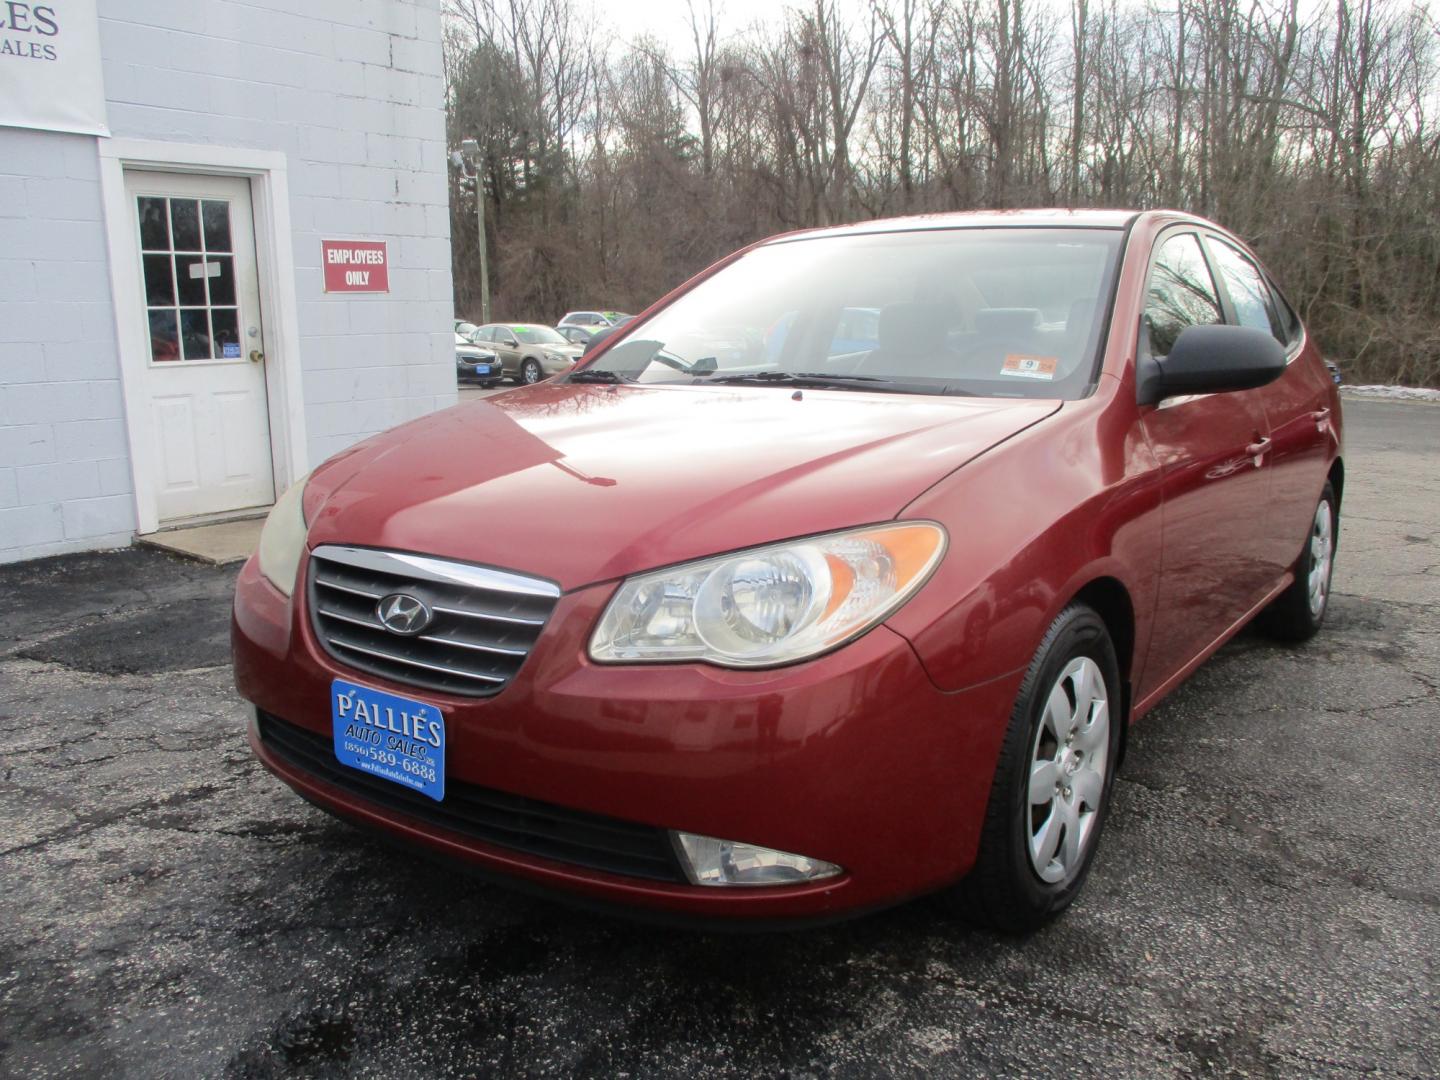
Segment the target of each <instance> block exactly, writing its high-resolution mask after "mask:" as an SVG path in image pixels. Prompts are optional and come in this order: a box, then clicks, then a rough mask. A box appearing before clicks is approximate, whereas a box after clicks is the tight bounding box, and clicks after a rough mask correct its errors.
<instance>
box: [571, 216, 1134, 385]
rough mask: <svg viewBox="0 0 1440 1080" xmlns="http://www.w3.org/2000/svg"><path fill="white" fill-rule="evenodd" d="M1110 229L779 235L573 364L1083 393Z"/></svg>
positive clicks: (661, 374)
mask: <svg viewBox="0 0 1440 1080" xmlns="http://www.w3.org/2000/svg"><path fill="white" fill-rule="evenodd" d="M1121 237H1122V234H1121V232H1120V231H1119V230H1116V229H1081V228H1068V229H1037V228H1019V227H1009V228H968V229H967V228H961V229H927V230H919V231H913V232H895V233H875V234H868V235H859V236H839V237H820V238H814V239H804V238H802V239H796V240H790V241H780V242H777V243H774V244H769V245H766V246H765V247H761V248H757V249H756V250H754V251H752V252H750V253H749V254H747V255H745V256H743V257H742V258H740V259H738V260H736V261H735V262H733V263H731V264H730V265H729V266H727V267H725V268H724V269H723V270H721V271H720V272H718V273H717V274H715V275H714V276H713V277H711V278H708V279H706V280H705V281H703V282H701V283H700V284H699V285H697V286H696V287H695V288H694V289H692V290H691V291H690V292H689V293H686V294H685V295H684V296H682V297H680V299H678V300H676V301H675V302H674V303H673V304H671V305H670V306H669V307H667V308H666V309H665V310H664V311H662V312H660V313H659V314H657V315H655V316H654V317H653V318H651V319H649V320H647V321H646V322H645V323H644V324H642V325H641V326H640V328H639V329H638V330H636V331H634V332H633V333H632V335H631V336H630V337H629V338H627V339H625V340H623V341H621V342H620V343H619V344H618V345H616V346H614V347H612V348H611V349H610V350H609V351H608V352H606V353H605V354H604V355H603V356H601V358H600V360H599V361H598V362H597V363H596V364H593V365H590V367H589V368H586V369H582V370H581V372H580V373H578V374H581V375H583V374H584V372H585V371H608V372H612V373H614V374H615V375H616V376H619V377H620V378H621V379H624V380H628V381H635V382H642V383H698V382H720V383H754V384H756V385H775V386H790V385H810V386H819V387H827V388H828V387H834V388H841V389H857V390H866V391H889V392H902V393H923V394H966V395H974V396H981V397H1043V398H1064V399H1073V398H1078V397H1083V396H1084V395H1085V394H1086V393H1088V392H1089V390H1090V388H1091V387H1092V385H1093V383H1094V380H1095V377H1096V368H1097V354H1098V351H1099V350H1098V345H1099V339H1100V334H1101V332H1102V330H1103V329H1104V325H1105V319H1104V318H1103V315H1104V313H1105V311H1106V308H1107V306H1108V304H1109V298H1110V293H1111V282H1112V280H1113V278H1114V274H1115V269H1116V264H1117V262H1118V258H1119V252H1120V246H1121V245H1120V242H1121Z"/></svg>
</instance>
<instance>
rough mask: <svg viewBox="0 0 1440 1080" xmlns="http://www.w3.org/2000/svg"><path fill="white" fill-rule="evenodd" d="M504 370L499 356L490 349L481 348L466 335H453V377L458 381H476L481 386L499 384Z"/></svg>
mask: <svg viewBox="0 0 1440 1080" xmlns="http://www.w3.org/2000/svg"><path fill="white" fill-rule="evenodd" d="M503 376H504V371H503V370H502V368H501V366H500V358H499V357H498V356H496V355H495V352H494V350H492V349H482V348H481V347H480V346H478V345H476V344H474V343H473V342H472V341H471V340H470V338H469V337H468V336H466V335H465V334H461V333H456V335H455V378H456V380H457V381H459V382H478V383H479V384H480V385H481V386H486V387H492V386H499V385H500V380H501V378H502V377H503Z"/></svg>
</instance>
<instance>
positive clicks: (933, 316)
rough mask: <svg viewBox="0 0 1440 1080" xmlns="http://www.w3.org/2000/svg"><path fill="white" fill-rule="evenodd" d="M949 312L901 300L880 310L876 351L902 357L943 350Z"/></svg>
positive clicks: (938, 307) (923, 354) (937, 306)
mask: <svg viewBox="0 0 1440 1080" xmlns="http://www.w3.org/2000/svg"><path fill="white" fill-rule="evenodd" d="M948 315H949V309H948V308H947V307H945V306H943V305H940V304H922V303H916V302H914V301H905V302H903V303H898V304H886V305H885V306H884V307H883V308H881V309H880V348H882V349H884V350H885V351H886V352H889V353H897V354H900V355H902V356H928V355H932V354H934V353H938V352H940V351H941V350H942V349H943V348H944V347H945V334H946V331H947V330H948V328H949V322H948Z"/></svg>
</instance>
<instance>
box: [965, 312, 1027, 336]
mask: <svg viewBox="0 0 1440 1080" xmlns="http://www.w3.org/2000/svg"><path fill="white" fill-rule="evenodd" d="M1039 324H1040V310H1039V308H1033V307H992V308H981V309H980V310H979V311H977V312H975V332H976V333H977V334H984V335H985V336H986V337H1023V336H1024V335H1026V334H1030V333H1033V332H1034V330H1035V327H1036V326H1038V325H1039Z"/></svg>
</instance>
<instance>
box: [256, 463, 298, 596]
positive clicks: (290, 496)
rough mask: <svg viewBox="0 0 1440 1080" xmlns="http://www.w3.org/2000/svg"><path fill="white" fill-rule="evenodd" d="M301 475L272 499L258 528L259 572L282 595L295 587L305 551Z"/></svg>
mask: <svg viewBox="0 0 1440 1080" xmlns="http://www.w3.org/2000/svg"><path fill="white" fill-rule="evenodd" d="M308 479H309V475H308V474H307V475H305V476H302V477H301V478H300V479H299V480H297V481H295V483H293V484H291V485H290V487H289V488H287V489H286V491H285V494H284V495H281V496H280V498H278V499H276V500H275V505H274V506H273V507H272V508H271V510H270V516H269V517H267V518H266V519H265V527H264V528H263V529H261V530H260V549H259V556H260V573H262V574H264V575H265V577H266V578H268V579H269V581H270V584H272V585H274V586H275V588H277V589H279V590H280V591H281V592H282V593H284V594H285V595H286V596H289V595H290V594H291V593H292V592H293V591H294V590H295V575H296V574H297V573H298V572H299V570H300V558H301V556H302V555H304V554H305V530H306V528H307V526H306V524H305V508H304V506H303V505H302V503H303V501H304V497H305V481H306V480H308Z"/></svg>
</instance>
